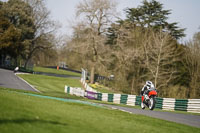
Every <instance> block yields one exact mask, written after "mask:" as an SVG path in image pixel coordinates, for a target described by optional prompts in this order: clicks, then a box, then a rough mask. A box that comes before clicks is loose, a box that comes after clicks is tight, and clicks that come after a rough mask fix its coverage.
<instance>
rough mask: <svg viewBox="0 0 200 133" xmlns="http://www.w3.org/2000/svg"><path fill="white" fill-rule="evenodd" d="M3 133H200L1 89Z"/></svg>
mask: <svg viewBox="0 0 200 133" xmlns="http://www.w3.org/2000/svg"><path fill="white" fill-rule="evenodd" d="M0 105H1V106H0V132H2V133H25V132H29V133H55V132H57V133H64V132H69V133H130V132H136V133H137V132H141V133H145V132H155V133H169V132H171V133H188V132H195V133H199V132H200V130H199V128H195V127H190V126H186V125H182V124H177V123H173V122H168V121H164V120H159V119H155V118H150V117H146V116H142V115H134V114H129V113H126V112H121V111H118V110H111V109H106V108H98V107H94V106H89V105H85V104H78V103H69V102H63V101H57V100H52V99H44V98H40V97H34V96H29V95H24V94H22V93H16V92H14V91H10V90H9V91H8V90H6V89H0Z"/></svg>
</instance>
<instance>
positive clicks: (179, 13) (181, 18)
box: [47, 0, 200, 40]
mask: <svg viewBox="0 0 200 133" xmlns="http://www.w3.org/2000/svg"><path fill="white" fill-rule="evenodd" d="M80 1H81V0H47V7H48V9H49V10H50V11H51V16H52V19H54V20H57V21H59V22H60V23H61V24H62V28H61V29H60V30H59V32H60V33H61V34H65V33H66V34H68V35H70V34H72V30H71V28H70V27H71V24H72V23H73V22H74V20H75V7H76V5H77V4H78V3H79V2H80ZM115 1H116V2H117V3H118V6H117V10H118V12H120V14H121V17H122V18H124V17H125V13H124V9H125V8H127V7H129V8H132V7H137V6H138V5H141V2H142V0H115ZM159 1H160V2H161V3H162V4H163V5H164V9H167V10H169V9H171V10H172V11H171V14H170V15H169V22H178V23H179V24H178V26H179V27H181V28H186V31H185V34H186V37H185V38H184V39H183V40H188V39H191V38H192V36H193V34H194V33H195V32H198V31H200V29H199V27H200V17H199V14H200V0H159Z"/></svg>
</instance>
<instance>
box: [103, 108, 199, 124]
mask: <svg viewBox="0 0 200 133" xmlns="http://www.w3.org/2000/svg"><path fill="white" fill-rule="evenodd" d="M101 105H103V106H106V107H110V108H112V109H118V110H121V111H124V112H128V113H131V114H140V115H145V116H149V117H153V118H158V119H162V120H167V121H171V122H176V123H181V124H185V125H189V126H193V127H198V128H200V115H191V114H181V113H174V112H161V111H151V110H149V109H145V110H142V109H133V108H129V107H121V106H116V105H108V104H101Z"/></svg>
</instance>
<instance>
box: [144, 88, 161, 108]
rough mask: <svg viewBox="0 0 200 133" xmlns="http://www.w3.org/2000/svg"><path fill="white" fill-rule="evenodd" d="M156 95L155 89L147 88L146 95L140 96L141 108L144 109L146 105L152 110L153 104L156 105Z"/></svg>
mask: <svg viewBox="0 0 200 133" xmlns="http://www.w3.org/2000/svg"><path fill="white" fill-rule="evenodd" d="M156 96H157V91H156V89H151V90H149V91H148V95H147V96H146V97H145V96H144V95H143V96H142V102H141V107H142V109H145V106H146V107H148V108H149V109H150V110H153V109H154V108H155V105H156Z"/></svg>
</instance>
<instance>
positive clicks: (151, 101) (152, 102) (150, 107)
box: [149, 96, 156, 110]
mask: <svg viewBox="0 0 200 133" xmlns="http://www.w3.org/2000/svg"><path fill="white" fill-rule="evenodd" d="M155 105H156V100H155V97H154V96H153V97H150V99H149V109H150V110H153V109H154V108H155Z"/></svg>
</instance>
